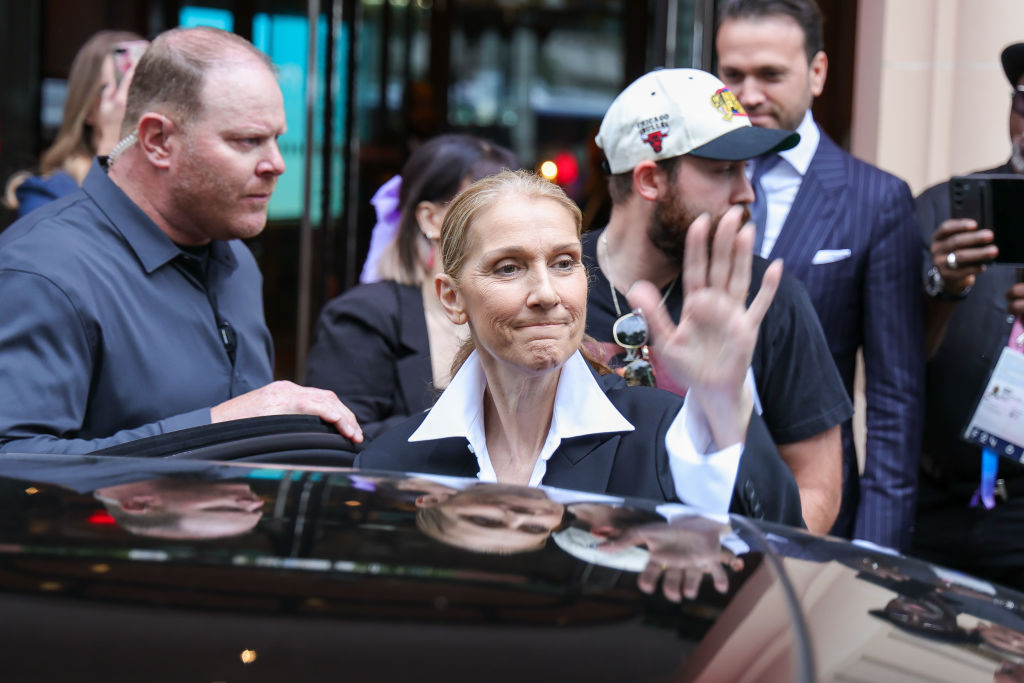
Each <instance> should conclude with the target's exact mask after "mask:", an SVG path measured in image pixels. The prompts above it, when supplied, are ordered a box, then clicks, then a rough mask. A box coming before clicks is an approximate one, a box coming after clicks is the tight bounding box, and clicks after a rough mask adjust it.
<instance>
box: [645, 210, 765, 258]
mask: <svg viewBox="0 0 1024 683" xmlns="http://www.w3.org/2000/svg"><path fill="white" fill-rule="evenodd" d="M701 213H703V212H702V211H700V210H698V209H696V208H694V207H690V206H687V205H686V204H685V203H684V202H683V198H682V197H681V196H680V195H679V194H676V193H673V194H670V195H669V196H667V197H665V198H664V199H659V200H658V201H657V202H656V203H655V205H654V213H653V214H651V222H650V223H649V224H648V226H647V238H648V239H649V240H650V241H651V244H653V245H654V246H655V247H656V248H657V249H658V251H660V252H661V253H663V254H665V256H667V257H668V258H670V259H671V260H672V262H673V263H676V264H678V265H679V266H680V267H682V265H683V254H684V253H685V251H686V231H687V230H689V228H690V224H691V223H693V221H695V220H696V219H697V217H698V216H700V214H701ZM722 215H724V214H719V215H713V216H712V217H711V219H712V226H711V235H710V236H709V238H708V247H709V248H710V246H711V238H713V237H714V234H715V229H716V228H717V227H718V221H719V220H720V219H721V218H722ZM748 220H750V208H749V207H746V206H744V207H743V223H746V222H747V221H748Z"/></svg>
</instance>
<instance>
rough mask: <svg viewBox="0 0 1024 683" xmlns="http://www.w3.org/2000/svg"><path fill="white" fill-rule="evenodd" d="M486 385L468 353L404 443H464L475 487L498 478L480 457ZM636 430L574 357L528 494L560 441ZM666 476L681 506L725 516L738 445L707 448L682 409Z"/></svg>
mask: <svg viewBox="0 0 1024 683" xmlns="http://www.w3.org/2000/svg"><path fill="white" fill-rule="evenodd" d="M486 384H487V378H486V376H485V375H484V371H483V366H482V365H481V364H480V359H479V356H478V355H477V352H475V351H474V352H473V353H472V354H471V355H470V356H469V358H468V359H467V360H466V362H465V364H463V366H462V368H461V369H460V370H459V372H458V373H456V375H455V377H453V378H452V381H451V383H450V384H449V385H448V388H447V389H445V390H444V393H442V394H441V396H440V398H438V399H437V403H435V404H434V407H433V408H432V409H431V410H430V412H429V413H428V414H427V417H426V418H425V419H424V420H423V422H422V423H421V424H420V426H419V427H418V428H417V429H416V431H415V432H413V434H412V436H410V437H409V441H410V442H413V441H432V440H435V439H446V438H453V437H463V438H465V439H467V440H468V441H469V450H470V451H471V452H472V453H473V454H474V455H475V456H476V459H477V464H478V466H479V468H480V470H479V472H478V473H477V477H478V478H479V479H480V480H481V481H488V482H495V481H497V475H496V474H495V471H494V466H493V465H492V463H491V458H490V455H489V454H488V452H487V437H486V434H485V433H484V408H483V405H484V404H483V398H484V389H485V388H486ZM634 430H635V427H634V426H633V424H632V423H630V422H629V420H627V419H626V418H625V417H623V415H622V413H620V412H619V411H618V410H617V409H616V408H615V406H614V405H612V402H611V401H609V400H608V397H607V396H605V394H604V391H602V390H601V387H600V385H599V384H598V383H597V381H596V380H595V379H594V376H593V375H592V374H591V372H590V366H589V365H588V364H587V362H586V360H584V358H583V356H582V355H581V354H580V353H579V352H578V351H577V352H576V353H574V354H573V355H572V356H571V357H570V358H569V360H568V361H566V363H565V365H563V366H562V370H561V372H560V374H559V377H558V387H557V389H556V393H555V405H554V411H553V413H552V416H551V427H550V428H549V429H548V436H547V439H546V440H545V441H544V445H543V446H542V447H541V452H540V457H539V458H537V462H536V464H535V465H534V468H533V473H532V474H531V475H530V482H529V485H530V486H539V485H540V483H541V481H542V480H543V479H544V475H545V474H546V473H547V463H548V459H549V458H551V456H552V454H554V452H555V451H556V450H557V449H558V446H559V445H560V444H561V443H562V439H569V438H572V437H577V436H585V435H589V434H604V433H613V432H624V431H634ZM665 447H666V450H667V451H668V456H669V469H670V471H671V472H672V478H673V481H674V483H675V490H676V495H677V496H678V497H679V499H680V500H682V501H684V502H685V503H687V504H689V505H693V506H695V507H697V508H699V509H701V510H703V511H706V512H711V513H727V512H728V510H729V503H730V502H731V501H732V491H733V487H734V486H735V482H736V474H737V472H738V470H739V464H740V457H741V456H742V454H743V444H741V443H736V444H732V445H730V446H728V447H726V448H724V449H721V450H718V451H714V452H709V450H710V449H711V448H713V447H714V444H713V439H712V437H711V430H710V427H709V426H708V423H707V419H706V417H705V416H704V414H703V412H702V411H701V409H700V408H699V406H694V407H693V408H692V409H691V408H689V407H688V406H687V403H686V401H685V399H684V402H683V405H682V407H681V408H680V410H679V413H678V414H677V415H676V417H675V419H674V420H673V421H672V424H671V425H670V426H669V429H668V430H667V432H666V433H665Z"/></svg>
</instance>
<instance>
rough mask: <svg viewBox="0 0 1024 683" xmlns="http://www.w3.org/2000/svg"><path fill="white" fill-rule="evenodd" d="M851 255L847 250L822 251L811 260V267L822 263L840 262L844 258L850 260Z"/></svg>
mask: <svg viewBox="0 0 1024 683" xmlns="http://www.w3.org/2000/svg"><path fill="white" fill-rule="evenodd" d="M851 253H852V252H851V251H850V250H849V249H822V250H820V251H819V252H818V253H817V254H815V255H814V258H813V259H811V265H814V266H817V265H821V264H822V263H835V262H836V261H842V260H843V259H844V258H850V254H851Z"/></svg>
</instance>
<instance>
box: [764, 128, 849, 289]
mask: <svg viewBox="0 0 1024 683" xmlns="http://www.w3.org/2000/svg"><path fill="white" fill-rule="evenodd" d="M845 187H846V185H845V166H844V163H843V157H842V153H841V152H840V150H839V148H838V147H837V146H836V144H835V143H834V142H832V140H831V139H830V138H829V137H828V136H827V135H825V133H824V131H822V133H821V139H820V141H819V142H818V149H817V151H815V153H814V158H813V159H811V165H810V166H809V167H808V168H807V173H806V174H805V175H804V179H803V181H802V182H801V183H800V190H799V191H798V192H797V194H796V199H795V200H794V201H793V206H792V207H790V209H789V215H787V216H786V221H785V223H783V225H782V231H781V232H780V233H779V239H778V240H777V241H776V242H775V245H774V246H773V247H772V251H771V254H769V256H768V260H772V259H775V258H779V257H782V258H783V259H785V261H786V270H788V271H790V272H791V273H792V274H793V275H795V276H796V277H798V278H800V279H801V280H802V279H804V277H805V275H806V274H807V269H808V268H810V265H811V260H812V259H813V258H814V254H815V253H817V251H818V250H819V249H821V248H822V246H823V244H824V242H825V240H826V239H827V238H828V236H829V235H830V234H831V233H832V232H833V231H834V230H835V229H836V227H837V224H838V223H839V220H840V218H841V217H842V212H841V208H842V207H843V206H844V205H845V202H844V201H843V198H842V195H843V194H844V192H845Z"/></svg>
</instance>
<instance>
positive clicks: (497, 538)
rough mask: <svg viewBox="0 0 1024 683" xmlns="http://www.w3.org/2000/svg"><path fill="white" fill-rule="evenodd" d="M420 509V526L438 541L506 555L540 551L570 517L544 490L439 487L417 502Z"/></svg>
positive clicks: (435, 487)
mask: <svg viewBox="0 0 1024 683" xmlns="http://www.w3.org/2000/svg"><path fill="white" fill-rule="evenodd" d="M443 489H447V491H445V490H443ZM416 507H417V508H418V510H417V512H416V526H417V527H418V528H419V530H420V531H422V532H423V533H424V534H426V535H427V536H430V537H431V538H433V539H434V540H437V541H441V542H442V543H446V544H448V545H452V546H455V547H457V548H464V549H466V550H474V551H476V552H484V553H501V554H510V553H519V552H527V551H530V550H540V549H541V548H543V547H544V545H545V544H546V543H547V540H548V537H549V536H550V535H551V532H552V531H554V530H555V529H557V528H558V527H559V526H560V525H561V524H562V518H563V516H564V513H565V507H564V506H562V505H561V504H559V503H556V502H554V501H552V500H551V499H550V498H548V496H547V494H546V493H545V492H544V491H542V490H540V489H535V488H530V487H528V486H507V485H502V484H489V485H484V484H481V485H476V486H470V487H469V488H467V489H465V490H463V491H458V490H456V489H452V488H448V487H443V486H440V485H435V486H434V490H433V491H431V492H429V493H425V494H424V495H421V496H420V497H419V498H417V499H416Z"/></svg>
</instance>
